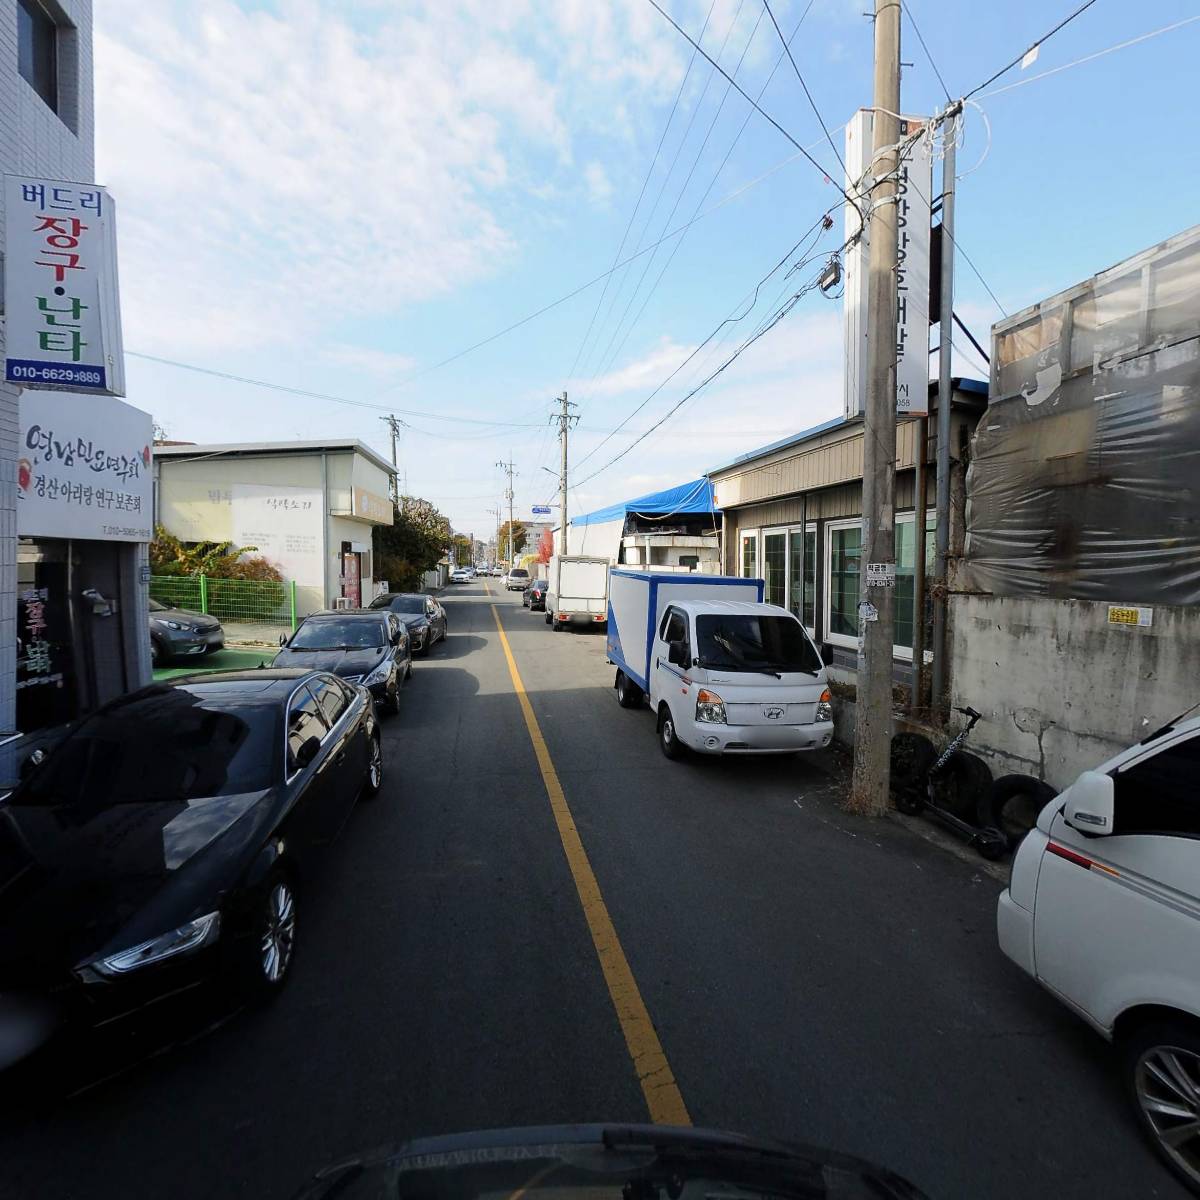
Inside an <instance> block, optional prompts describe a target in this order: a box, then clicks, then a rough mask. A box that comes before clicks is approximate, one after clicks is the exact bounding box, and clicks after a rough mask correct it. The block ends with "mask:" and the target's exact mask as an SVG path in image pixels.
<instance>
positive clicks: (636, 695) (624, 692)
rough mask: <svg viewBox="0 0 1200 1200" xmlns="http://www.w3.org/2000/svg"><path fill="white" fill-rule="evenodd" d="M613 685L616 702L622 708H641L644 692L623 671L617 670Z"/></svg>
mask: <svg viewBox="0 0 1200 1200" xmlns="http://www.w3.org/2000/svg"><path fill="white" fill-rule="evenodd" d="M613 686H614V687H615V688H616V689H617V703H618V704H619V705H620V706H621V707H622V708H641V706H642V699H643V697H644V696H645V692H643V691H642V689H641V688H640V687H638V685H637V684H636V683H634V682H633V680H632V679H630V678H629V676H628V675H626V674H625V672H624V671H621V670H618V671H617V678H616V681H615V682H614V684H613Z"/></svg>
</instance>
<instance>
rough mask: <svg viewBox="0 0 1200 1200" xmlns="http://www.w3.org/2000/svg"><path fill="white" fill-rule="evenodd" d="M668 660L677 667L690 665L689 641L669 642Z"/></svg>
mask: <svg viewBox="0 0 1200 1200" xmlns="http://www.w3.org/2000/svg"><path fill="white" fill-rule="evenodd" d="M667 662H669V663H674V664H675V666H677V667H686V666H688V665H689V664H688V652H687V642H684V641H678V642H668V643H667Z"/></svg>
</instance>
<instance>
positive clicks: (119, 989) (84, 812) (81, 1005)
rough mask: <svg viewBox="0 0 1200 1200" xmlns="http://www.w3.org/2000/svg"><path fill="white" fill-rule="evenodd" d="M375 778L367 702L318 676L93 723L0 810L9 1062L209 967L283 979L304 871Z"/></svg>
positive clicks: (198, 696)
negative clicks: (77, 1024) (71, 1027)
mask: <svg viewBox="0 0 1200 1200" xmlns="http://www.w3.org/2000/svg"><path fill="white" fill-rule="evenodd" d="M382 782H383V751H382V747H381V745H380V738H379V728H378V723H377V719H376V716H375V711H374V706H373V705H372V704H371V703H370V701H369V699H368V697H367V694H366V692H365V691H364V690H363V689H361V688H357V687H352V686H350V685H349V684H347V683H345V682H344V681H343V680H340V679H337V678H335V677H334V676H332V675H329V674H326V673H323V672H317V671H273V670H253V671H223V672H214V673H210V674H206V675H189V676H186V677H184V678H182V679H176V680H173V681H172V682H171V683H157V684H153V685H152V686H150V687H147V688H143V689H141V690H140V691H137V692H132V693H130V694H128V695H125V696H121V697H120V698H119V699H117V700H114V701H112V702H111V703H109V704H107V705H104V706H103V707H101V708H99V709H97V710H96V711H95V712H94V713H93V714H92V715H91V716H89V717H87V718H85V719H84V720H83V721H82V722H80V724H79V725H77V726H76V727H75V729H74V730H72V732H71V733H70V734H68V735H67V737H66V738H65V739H64V740H63V741H62V742H61V743H60V744H59V745H58V746H57V747H55V748H54V749H53V750H51V752H50V753H49V754H48V755H47V757H46V759H45V761H44V762H43V763H42V764H41V765H40V766H37V767H35V768H34V769H33V770H32V771H31V773H30V774H29V776H28V778H26V779H25V780H24V781H23V782H22V783H21V784H20V786H19V787H18V788H17V789H16V791H15V792H14V793H13V794H12V796H11V797H9V799H8V800H7V801H6V802H5V804H4V806H3V808H0V892H3V894H4V903H3V904H2V905H0V980H2V981H3V984H4V985H5V992H6V993H7V994H6V996H5V1000H6V1001H8V1002H9V1003H8V1004H7V1005H6V1007H5V1008H4V1009H3V1013H4V1017H5V1021H4V1023H3V1024H0V1029H2V1030H3V1033H4V1036H3V1037H0V1069H2V1068H4V1067H6V1066H9V1065H11V1064H12V1063H14V1062H16V1061H18V1060H20V1059H21V1058H23V1057H25V1056H26V1055H28V1054H30V1053H32V1052H33V1051H34V1050H36V1049H37V1048H38V1047H39V1046H40V1045H41V1044H43V1043H44V1042H46V1041H47V1040H49V1039H50V1038H51V1037H52V1036H53V1035H54V1033H55V1032H56V1030H57V1029H58V1028H60V1027H61V1026H62V1025H64V1024H67V1023H70V1022H71V1021H72V1020H78V1021H82V1022H88V1023H100V1022H108V1021H110V1020H113V1019H115V1018H117V1017H123V1016H127V1015H129V1014H131V1013H133V1012H135V1011H137V1010H141V1009H144V1008H145V1007H146V1006H147V1005H148V1004H150V1003H151V1002H152V1001H154V1000H155V999H158V998H160V997H165V996H168V995H173V994H175V993H178V992H180V991H184V990H186V989H189V988H193V987H195V986H197V985H200V984H203V983H206V982H208V981H210V980H212V979H214V978H216V977H222V978H232V979H234V980H236V981H237V982H238V983H239V985H240V986H241V987H242V988H244V989H245V991H246V992H247V993H249V994H251V995H254V996H258V997H262V998H267V997H270V996H272V995H274V994H275V993H277V992H279V990H280V989H281V988H282V987H283V985H284V984H285V983H286V982H287V979H288V977H289V974H290V967H291V965H292V957H293V951H294V948H295V944H296V940H297V937H298V936H299V935H298V917H297V901H296V892H295V887H296V879H297V878H302V879H304V880H305V882H306V884H307V883H309V882H311V881H312V879H313V868H314V867H315V866H316V865H317V864H318V863H319V861H320V859H321V858H322V857H323V855H324V853H325V850H326V847H327V846H328V844H329V843H330V842H332V841H333V840H334V839H335V838H336V837H337V835H338V833H339V832H340V831H341V829H342V827H343V825H344V824H345V822H346V819H347V817H348V816H349V814H350V810H351V809H352V808H353V807H354V804H355V801H356V800H357V799H358V797H359V796H360V795H361V794H366V795H372V794H374V793H375V792H377V791H378V790H379V788H380V785H381V784H382ZM315 894H316V893H315V890H308V889H307V888H306V890H305V891H304V893H303V895H304V896H305V897H306V899H307V898H308V897H314V896H315Z"/></svg>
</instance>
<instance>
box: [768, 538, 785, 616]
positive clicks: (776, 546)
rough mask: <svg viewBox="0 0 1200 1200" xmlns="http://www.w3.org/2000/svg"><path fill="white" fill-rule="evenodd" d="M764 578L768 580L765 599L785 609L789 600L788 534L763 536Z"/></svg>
mask: <svg viewBox="0 0 1200 1200" xmlns="http://www.w3.org/2000/svg"><path fill="white" fill-rule="evenodd" d="M763 577H764V579H765V580H766V585H767V586H766V591H765V595H764V597H763V598H764V599H765V600H766V602H767V603H768V604H778V605H779V607H780V608H783V607H784V606H785V604H786V600H787V534H786V533H784V532H783V531H782V530H781V531H780V532H778V533H764V534H763Z"/></svg>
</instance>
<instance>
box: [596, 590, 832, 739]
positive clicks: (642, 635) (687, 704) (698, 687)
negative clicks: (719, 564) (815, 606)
mask: <svg viewBox="0 0 1200 1200" xmlns="http://www.w3.org/2000/svg"><path fill="white" fill-rule="evenodd" d="M762 598H763V581H762V580H761V579H732V578H728V577H725V576H720V575H693V574H689V575H678V574H674V573H672V574H665V573H657V574H656V573H654V572H646V571H621V570H613V571H611V572H609V583H608V659H609V662H611V663H614V664H615V665H616V667H617V675H616V680H615V687H616V692H617V700H618V702H619V703H620V704H621V705H622V706H623V707H625V708H637V707H640V706H641V705H642V704H643V703H646V702H647V701H648V702H649V705H650V708H651V710H652V711H653V712H654V713H655V715H656V717H657V719H658V738H659V745H660V747H661V748H662V751H663V753H664V754H665V755H666V756H667V757H668V758H678V757H679V756H680V755H682V754H683V753H684V752H685V750H695V751H697V752H698V753H700V754H794V753H797V752H799V751H803V750H818V749H821V748H822V747H824V746H828V745H829V743H830V741H831V740H832V739H833V710H832V705H831V700H832V698H831V696H830V692H829V684H828V680H827V678H826V673H825V664H824V663H823V662H822V661H821V656H820V654H819V653H818V651H817V648H816V646H814V645H813V642H812V639H811V638H810V637H809V636H808V633H807V632H806V630H805V628H804V626H803V625H802V624H801V623H800V622H799V621H798V620H797V619H796V617H795V616H794V615H793V614H792V613H790V612H788V611H787V609H784V608H779V607H777V606H776V605H774V604H764V603H763V600H762Z"/></svg>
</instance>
